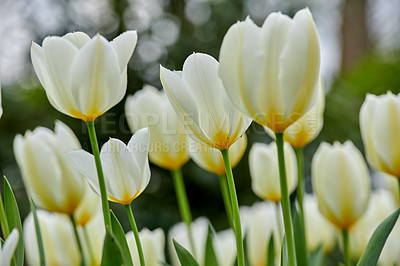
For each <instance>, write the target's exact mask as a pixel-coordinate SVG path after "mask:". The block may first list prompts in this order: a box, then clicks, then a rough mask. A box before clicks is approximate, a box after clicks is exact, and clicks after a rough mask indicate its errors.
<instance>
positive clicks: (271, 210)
mask: <svg viewBox="0 0 400 266" xmlns="http://www.w3.org/2000/svg"><path fill="white" fill-rule="evenodd" d="M277 210H278V209H277V208H276V207H275V206H274V204H272V203H270V202H258V203H255V204H253V206H251V207H250V208H249V209H247V210H245V212H242V207H241V209H240V211H241V214H242V215H243V216H244V217H243V224H244V231H245V234H246V242H247V255H248V259H249V262H250V265H266V262H267V259H268V254H267V250H268V249H267V247H268V243H269V240H270V238H271V236H273V238H274V247H275V258H274V261H275V262H279V257H280V250H281V246H282V237H283V236H282V235H281V231H282V228H281V224H282V222H281V219H282V217H281V216H280V214H279V212H277ZM278 265H279V263H278Z"/></svg>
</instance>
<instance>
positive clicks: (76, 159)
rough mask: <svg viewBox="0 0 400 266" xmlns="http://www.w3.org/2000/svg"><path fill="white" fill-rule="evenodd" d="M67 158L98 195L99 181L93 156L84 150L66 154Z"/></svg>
mask: <svg viewBox="0 0 400 266" xmlns="http://www.w3.org/2000/svg"><path fill="white" fill-rule="evenodd" d="M67 156H68V158H69V159H70V160H71V161H72V163H73V165H74V166H75V167H76V168H78V169H79V171H80V172H81V173H82V174H83V175H84V176H85V177H86V180H87V181H88V183H89V185H90V186H91V187H92V189H93V190H94V191H95V192H96V193H97V194H98V195H100V188H99V180H98V178H97V170H96V163H95V160H94V156H93V155H92V154H90V153H88V152H87V151H84V150H75V151H71V152H67Z"/></svg>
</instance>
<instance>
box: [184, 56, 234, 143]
mask: <svg viewBox="0 0 400 266" xmlns="http://www.w3.org/2000/svg"><path fill="white" fill-rule="evenodd" d="M182 79H183V80H184V81H185V82H186V83H187V84H188V85H189V86H188V88H189V89H190V92H191V94H192V96H193V98H194V99H196V103H197V108H198V112H199V114H200V128H201V130H202V131H203V132H204V133H205V134H206V135H207V136H208V137H209V138H210V139H213V138H214V136H215V135H216V134H218V133H220V132H228V130H229V129H228V126H229V125H228V123H227V122H228V121H227V120H228V118H227V116H226V113H225V110H224V108H223V105H222V104H221V103H222V95H223V94H222V93H223V88H222V83H221V81H220V79H219V77H218V61H217V60H215V59H214V58H213V57H211V56H209V55H206V54H201V53H197V54H192V55H190V56H189V57H188V58H187V59H186V60H185V63H184V65H183V71H182Z"/></svg>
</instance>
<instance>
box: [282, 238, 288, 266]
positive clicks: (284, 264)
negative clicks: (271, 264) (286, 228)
mask: <svg viewBox="0 0 400 266" xmlns="http://www.w3.org/2000/svg"><path fill="white" fill-rule="evenodd" d="M287 263H288V254H287V242H286V235H284V236H283V241H282V248H281V266H287Z"/></svg>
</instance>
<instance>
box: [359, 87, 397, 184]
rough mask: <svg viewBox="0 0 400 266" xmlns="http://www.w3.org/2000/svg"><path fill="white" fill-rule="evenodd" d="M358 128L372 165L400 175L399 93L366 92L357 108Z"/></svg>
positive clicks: (377, 168)
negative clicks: (363, 99)
mask: <svg viewBox="0 0 400 266" xmlns="http://www.w3.org/2000/svg"><path fill="white" fill-rule="evenodd" d="M360 128H361V136H362V139H363V142H364V147H365V154H366V157H367V160H368V162H369V163H370V164H371V166H372V167H373V168H375V169H376V170H378V171H381V172H385V173H387V174H390V175H393V176H396V177H397V178H400V143H399V141H398V136H399V135H400V95H393V94H392V93H391V92H388V93H387V94H385V95H381V96H376V95H372V94H368V95H367V97H366V99H365V101H364V103H363V105H362V106H361V110H360Z"/></svg>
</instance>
